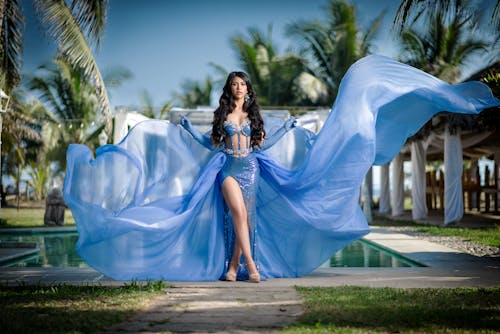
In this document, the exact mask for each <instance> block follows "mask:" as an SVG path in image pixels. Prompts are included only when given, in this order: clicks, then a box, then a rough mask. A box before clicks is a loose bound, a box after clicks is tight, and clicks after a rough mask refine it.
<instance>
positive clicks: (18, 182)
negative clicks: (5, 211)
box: [16, 165, 21, 211]
mask: <svg viewBox="0 0 500 334" xmlns="http://www.w3.org/2000/svg"><path fill="white" fill-rule="evenodd" d="M20 187H21V166H20V165H17V180H16V198H17V211H19V206H20V205H19V201H20V199H21V192H20V189H19V188H20Z"/></svg>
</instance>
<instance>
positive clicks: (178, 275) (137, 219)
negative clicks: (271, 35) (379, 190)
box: [64, 56, 500, 281]
mask: <svg viewBox="0 0 500 334" xmlns="http://www.w3.org/2000/svg"><path fill="white" fill-rule="evenodd" d="M498 105H500V100H498V99H496V98H494V97H493V96H492V94H491V91H490V90H489V89H488V87H487V86H486V85H483V84H481V83H479V82H468V83H464V84H460V85H449V84H446V83H445V82H443V81H441V80H439V79H436V78H435V77H432V76H430V75H428V74H426V73H424V72H422V71H420V70H417V69H415V68H413V67H410V66H407V65H404V64H401V63H399V62H396V61H394V60H392V59H389V58H386V57H382V56H369V57H366V58H363V59H361V60H359V61H358V62H356V63H355V64H354V65H353V66H352V67H351V68H350V69H349V71H348V72H347V73H346V75H345V77H344V78H343V80H342V83H341V85H340V89H339V93H338V96H337V99H336V101H335V103H334V106H333V108H332V111H331V113H330V115H329V117H328V119H327V121H326V122H325V124H324V126H323V128H322V130H321V131H320V132H319V133H318V134H317V135H314V134H312V133H311V132H309V131H307V130H305V129H304V128H302V127H299V126H295V124H294V122H293V120H289V121H286V122H282V121H279V120H277V119H272V118H266V119H265V126H266V132H267V138H266V141H265V143H264V146H263V147H262V149H261V150H259V151H254V152H253V153H252V154H251V155H252V157H253V158H255V159H256V161H257V163H258V166H259V170H260V177H259V178H258V180H257V181H256V182H257V183H256V190H255V192H256V193H255V205H256V209H255V217H254V218H252V219H254V222H253V223H254V224H255V225H256V233H257V235H256V242H255V247H256V250H255V256H256V259H257V262H258V265H259V271H260V274H261V276H262V277H263V278H270V277H297V276H301V275H304V274H307V273H309V272H311V271H312V270H314V269H315V268H317V267H318V266H320V265H321V264H322V263H324V262H325V261H326V260H327V259H329V258H330V257H331V256H332V255H333V254H334V253H335V252H336V251H338V250H339V249H341V248H343V247H344V246H346V245H347V244H349V243H351V242H352V241H353V240H355V239H357V238H359V237H361V236H363V235H365V234H366V233H368V232H369V227H368V225H367V223H366V220H365V218H364V216H363V213H362V211H361V210H360V207H359V203H358V200H359V189H360V184H361V182H362V180H363V178H364V176H365V173H366V172H367V170H368V169H369V168H370V166H372V165H373V164H384V163H386V162H388V161H390V160H391V159H392V158H393V157H394V156H395V155H396V154H397V153H398V151H399V150H400V148H401V146H402V145H403V144H404V142H405V140H406V139H407V138H408V137H409V136H411V135H412V134H414V133H415V132H416V131H418V129H419V128H420V127H421V126H422V125H423V124H424V123H425V122H426V121H428V120H429V119H430V118H431V117H432V116H433V115H434V114H436V113H437V112H440V111H449V112H456V113H479V112H480V111H481V110H482V109H484V108H487V107H492V106H498ZM228 157H229V156H228V155H226V153H224V152H222V151H221V150H219V149H215V150H213V149H212V148H211V143H210V140H209V137H208V136H207V135H203V134H201V133H199V132H197V131H196V130H195V129H193V127H192V126H191V124H190V123H189V122H188V121H187V120H184V121H183V122H182V124H181V125H176V124H172V123H169V122H166V121H153V120H152V121H145V122H141V123H139V124H138V125H136V126H135V127H134V128H133V129H132V130H131V131H130V132H129V134H128V135H127V137H126V138H125V139H124V140H123V141H122V142H120V143H119V144H117V145H105V146H103V147H100V148H99V149H97V151H96V156H95V158H93V157H92V152H91V151H90V150H89V149H88V148H87V147H86V146H84V145H71V146H70V147H69V149H68V152H67V173H66V178H65V183H64V198H65V200H66V203H67V204H68V206H69V207H70V209H71V211H72V213H73V217H74V218H75V221H76V223H77V227H78V232H79V240H78V243H77V246H76V247H77V251H78V253H79V254H80V256H81V257H82V258H83V259H84V260H85V261H86V262H87V263H88V264H89V265H90V266H92V267H94V268H95V269H97V270H98V271H100V272H102V273H104V274H105V275H107V276H109V277H112V278H114V279H118V280H130V279H165V280H181V281H207V280H217V279H219V278H220V277H223V275H224V273H225V268H226V263H225V260H226V257H227V254H226V253H227V251H226V245H225V243H226V242H227V241H226V238H225V236H224V235H225V224H224V221H225V217H224V212H225V210H224V201H223V197H222V194H221V188H220V179H219V177H220V174H221V173H220V172H221V170H222V168H223V167H224V166H225V164H226V162H227V159H228Z"/></svg>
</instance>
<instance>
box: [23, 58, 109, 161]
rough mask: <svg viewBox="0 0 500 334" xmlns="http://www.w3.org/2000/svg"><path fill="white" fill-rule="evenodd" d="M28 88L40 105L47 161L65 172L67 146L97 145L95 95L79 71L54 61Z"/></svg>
mask: <svg viewBox="0 0 500 334" xmlns="http://www.w3.org/2000/svg"><path fill="white" fill-rule="evenodd" d="M28 87H29V88H30V89H31V90H32V91H34V92H36V93H38V94H39V98H40V102H39V103H41V104H42V105H43V107H42V108H41V110H43V112H41V115H40V113H39V117H40V118H41V119H40V120H41V121H42V123H43V125H44V127H43V130H42V132H43V137H44V138H45V139H46V148H47V151H46V152H47V160H48V161H57V162H59V168H60V169H64V168H65V165H66V161H65V160H66V159H65V152H66V150H67V148H68V146H69V144H71V143H85V144H87V145H89V146H91V147H93V146H96V145H97V144H98V143H97V136H98V134H99V133H100V130H102V120H100V119H99V117H98V115H97V113H96V110H97V105H98V103H99V102H98V97H97V92H96V89H95V87H94V86H93V85H91V84H90V83H89V82H88V81H87V80H86V77H85V74H84V71H83V70H82V69H80V68H78V67H75V66H72V65H70V64H69V63H68V61H66V60H65V59H63V58H56V59H55V60H54V64H53V65H50V66H46V65H45V66H41V67H40V68H39V72H38V73H37V74H35V75H34V76H33V77H32V78H31V79H30V80H29V82H28ZM33 103H37V102H36V101H35V102H33Z"/></svg>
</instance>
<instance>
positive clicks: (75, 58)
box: [35, 0, 112, 138]
mask: <svg viewBox="0 0 500 334" xmlns="http://www.w3.org/2000/svg"><path fill="white" fill-rule="evenodd" d="M35 4H36V8H37V11H38V13H39V14H40V15H41V19H42V23H43V24H46V25H48V30H49V32H50V34H51V35H52V36H53V37H54V38H55V39H56V40H57V42H58V45H59V50H60V53H61V54H62V55H63V56H64V57H66V58H67V59H68V60H69V61H70V62H71V63H72V64H74V65H77V66H78V67H80V68H82V70H83V71H84V73H85V75H86V76H88V77H89V78H90V79H91V80H92V81H93V82H94V85H95V87H96V91H97V95H98V96H99V102H100V109H101V112H102V113H103V115H104V119H105V124H106V126H105V132H106V134H107V135H108V137H109V138H111V131H112V118H111V112H110V103H109V98H108V94H107V91H106V87H105V84H104V80H103V78H102V75H101V72H100V71H99V68H98V66H97V63H96V61H95V59H94V56H93V54H92V51H91V49H90V47H89V44H88V43H87V40H86V38H85V35H84V33H83V31H82V29H81V28H80V26H79V25H78V22H77V21H76V19H75V17H74V16H73V13H72V12H71V10H70V8H69V7H68V6H67V5H66V3H65V1H64V0H44V1H42V0H36V1H35Z"/></svg>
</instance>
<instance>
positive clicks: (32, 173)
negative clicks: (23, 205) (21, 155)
mask: <svg viewBox="0 0 500 334" xmlns="http://www.w3.org/2000/svg"><path fill="white" fill-rule="evenodd" d="M27 174H28V177H29V179H28V180H27V181H26V183H27V185H28V186H29V187H30V188H31V189H33V191H34V193H35V199H36V200H42V199H44V198H45V195H46V194H47V183H48V181H49V178H50V164H48V163H47V162H44V161H41V162H40V163H36V162H31V163H29V168H28V170H27Z"/></svg>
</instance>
